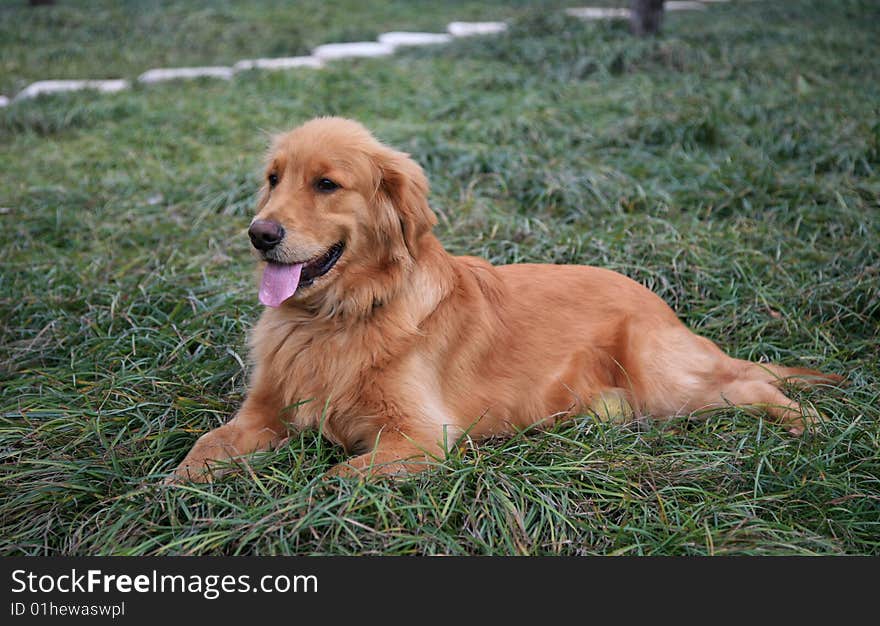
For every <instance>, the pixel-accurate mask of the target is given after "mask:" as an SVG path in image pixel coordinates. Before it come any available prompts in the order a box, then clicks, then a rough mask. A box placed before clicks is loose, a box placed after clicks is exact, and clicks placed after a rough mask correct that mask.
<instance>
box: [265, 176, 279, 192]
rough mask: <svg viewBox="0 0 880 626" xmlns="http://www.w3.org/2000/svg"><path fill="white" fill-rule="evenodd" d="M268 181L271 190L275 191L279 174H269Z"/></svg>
mask: <svg viewBox="0 0 880 626" xmlns="http://www.w3.org/2000/svg"><path fill="white" fill-rule="evenodd" d="M267 180H268V181H269V189H274V188H275V185H277V184H278V174H275V173H272V174H269V176H268V178H267Z"/></svg>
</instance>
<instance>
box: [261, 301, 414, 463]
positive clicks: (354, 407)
mask: <svg viewBox="0 0 880 626" xmlns="http://www.w3.org/2000/svg"><path fill="white" fill-rule="evenodd" d="M257 331H258V332H255V333H254V340H252V345H251V353H252V356H253V358H254V360H255V363H256V365H257V367H258V368H259V370H260V378H261V379H262V380H263V381H267V379H268V381H267V382H268V384H270V385H271V388H272V389H271V391H272V393H274V394H277V398H276V401H277V403H278V405H279V406H280V407H281V409H282V411H283V412H284V414H285V420H286V421H287V422H288V423H289V424H290V425H291V426H292V427H294V428H295V429H307V428H317V429H320V430H321V432H322V433H323V434H324V435H325V436H327V437H328V438H329V439H330V440H331V441H334V442H335V443H338V444H341V445H342V446H344V447H345V448H346V449H348V450H350V451H357V450H358V449H360V448H361V447H368V446H369V445H370V444H371V443H372V441H371V440H372V439H373V438H374V437H375V435H376V433H377V431H378V429H379V428H381V427H383V426H386V425H388V423H389V421H391V422H393V421H394V420H395V418H397V417H400V416H401V412H402V411H401V407H400V406H399V395H398V394H397V393H395V392H396V391H397V387H398V386H399V385H396V384H392V382H391V381H394V380H397V379H398V378H399V376H398V375H396V370H397V366H396V365H395V364H396V363H399V362H400V361H401V358H402V356H403V355H406V354H407V352H408V351H409V350H410V349H411V346H412V343H413V342H412V340H413V336H414V333H413V331H412V330H408V329H406V328H401V327H399V326H398V327H395V326H394V325H392V324H388V323H386V324H382V323H376V320H370V321H366V320H365V321H362V322H357V323H355V324H351V323H347V324H346V325H345V327H344V328H343V327H340V326H339V325H338V324H337V323H336V322H334V321H333V320H326V321H315V320H299V319H297V317H296V316H295V315H290V314H287V315H285V314H284V313H283V312H279V311H277V310H273V311H267V313H266V314H264V315H263V317H262V318H261V319H260V322H259V323H258V327H257Z"/></svg>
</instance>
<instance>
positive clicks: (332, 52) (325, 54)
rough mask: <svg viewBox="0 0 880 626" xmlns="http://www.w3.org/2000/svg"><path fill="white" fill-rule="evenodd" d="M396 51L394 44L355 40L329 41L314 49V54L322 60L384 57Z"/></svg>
mask: <svg viewBox="0 0 880 626" xmlns="http://www.w3.org/2000/svg"><path fill="white" fill-rule="evenodd" d="M393 52H394V46H392V45H390V44H387V43H379V42H378V41H355V42H352V43H327V44H324V45H323V46H318V47H317V48H315V49H314V50H312V56H315V57H317V58H319V59H320V60H321V61H332V60H334V59H348V58H355V57H384V56H388V55H389V54H392V53H393Z"/></svg>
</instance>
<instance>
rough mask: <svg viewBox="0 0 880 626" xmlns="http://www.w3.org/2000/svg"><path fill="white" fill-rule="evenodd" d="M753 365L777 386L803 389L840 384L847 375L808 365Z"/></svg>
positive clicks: (761, 374)
mask: <svg viewBox="0 0 880 626" xmlns="http://www.w3.org/2000/svg"><path fill="white" fill-rule="evenodd" d="M752 366H753V367H754V368H756V369H757V371H758V373H759V374H758V375H759V376H760V378H762V379H763V380H766V381H768V382H770V383H772V384H774V385H776V386H777V387H781V386H783V385H793V386H795V387H800V388H801V389H809V388H811V387H822V386H828V385H832V386H839V385H840V384H841V383H843V381H844V380H845V377H843V376H839V375H838V374H826V373H825V372H820V371H818V370H813V369H809V368H807V367H787V366H785V365H776V364H774V363H752Z"/></svg>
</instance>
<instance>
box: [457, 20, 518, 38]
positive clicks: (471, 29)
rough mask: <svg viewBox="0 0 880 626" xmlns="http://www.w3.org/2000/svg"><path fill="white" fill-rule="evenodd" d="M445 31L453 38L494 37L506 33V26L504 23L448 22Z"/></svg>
mask: <svg viewBox="0 0 880 626" xmlns="http://www.w3.org/2000/svg"><path fill="white" fill-rule="evenodd" d="M446 30H447V31H448V32H449V34H450V35H452V36H453V37H473V36H474V35H495V34H498V33H503V32H504V31H506V30H507V24H505V23H504V22H449V24H447V26H446Z"/></svg>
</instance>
